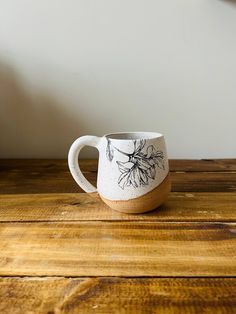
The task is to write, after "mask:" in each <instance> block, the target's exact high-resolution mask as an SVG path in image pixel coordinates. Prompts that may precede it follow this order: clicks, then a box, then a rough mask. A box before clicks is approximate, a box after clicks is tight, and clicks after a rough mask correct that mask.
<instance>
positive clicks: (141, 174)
mask: <svg viewBox="0 0 236 314" xmlns="http://www.w3.org/2000/svg"><path fill="white" fill-rule="evenodd" d="M133 143H134V151H133V153H131V154H128V153H126V152H123V151H121V150H120V149H118V148H117V147H115V146H114V145H113V144H112V143H111V140H110V139H107V148H106V156H107V159H108V160H109V161H110V162H112V160H113V158H114V153H115V150H116V151H118V152H119V153H121V154H123V155H125V156H127V157H128V161H125V162H122V161H116V163H117V165H118V168H119V171H120V173H121V174H120V176H119V178H118V184H119V186H120V187H121V188H122V189H124V188H125V187H129V186H133V187H134V188H138V187H142V186H144V185H148V183H149V180H150V179H152V180H154V179H155V177H156V167H158V168H160V169H162V170H165V165H164V153H163V152H162V151H160V150H157V149H156V148H155V147H154V146H153V145H149V146H148V147H146V149H145V145H146V140H139V141H138V140H134V141H133Z"/></svg>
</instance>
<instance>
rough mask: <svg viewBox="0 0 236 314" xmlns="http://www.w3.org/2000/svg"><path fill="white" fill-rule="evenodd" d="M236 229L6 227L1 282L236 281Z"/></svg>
mask: <svg viewBox="0 0 236 314" xmlns="http://www.w3.org/2000/svg"><path fill="white" fill-rule="evenodd" d="M235 247H236V225H235V224H223V223H216V224H215V223H211V224H210V223H151V222H136V223H135V224H134V223H132V222H119V223H118V222H116V223H114V222H79V223H78V222H77V223H72V222H70V223H69V222H67V223H1V224H0V275H1V276H20V275H27V276H129V277H137V276H165V277H167V276H168V277H172V276H174V277H175V276H184V277H187V276H193V277H195V276H198V277H199V276H200V277H201V276H235V275H236V258H235V255H236V251H235Z"/></svg>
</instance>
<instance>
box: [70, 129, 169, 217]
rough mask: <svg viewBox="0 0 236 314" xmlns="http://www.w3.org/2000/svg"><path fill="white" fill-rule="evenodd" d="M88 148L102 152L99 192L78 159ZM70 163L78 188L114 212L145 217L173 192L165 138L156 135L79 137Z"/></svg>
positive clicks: (133, 134) (146, 133) (72, 151)
mask: <svg viewBox="0 0 236 314" xmlns="http://www.w3.org/2000/svg"><path fill="white" fill-rule="evenodd" d="M84 146H93V147H96V148H97V149H98V151H99V162H98V179H97V188H96V187H95V186H93V185H92V184H91V183H90V182H89V181H88V180H87V179H86V178H85V177H84V175H83V174H82V172H81V170H80V168H79V163H78V157H79V152H80V150H81V149H82V148H83V147H84ZM68 163H69V168H70V172H71V174H72V176H73V178H74V179H75V181H76V182H77V183H78V185H79V186H80V187H81V188H82V189H83V190H84V191H85V192H87V193H98V194H99V195H100V197H101V199H102V200H103V201H104V202H105V203H106V204H107V205H108V206H110V207H111V208H113V209H115V210H118V211H121V212H125V213H144V212H147V211H150V210H153V209H154V208H156V207H158V206H159V205H161V204H162V203H163V202H164V201H165V200H166V198H167V196H168V193H169V191H170V180H169V164H168V158H167V153H166V146H165V140H164V136H163V135H162V134H160V133H153V132H129V133H113V134H108V135H104V136H103V137H97V136H90V135H86V136H82V137H79V138H78V139H77V140H76V141H75V142H74V143H73V144H72V146H71V148H70V151H69V155H68Z"/></svg>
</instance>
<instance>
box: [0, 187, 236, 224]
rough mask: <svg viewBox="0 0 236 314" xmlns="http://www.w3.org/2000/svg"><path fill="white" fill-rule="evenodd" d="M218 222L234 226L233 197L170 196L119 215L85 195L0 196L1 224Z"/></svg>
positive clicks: (176, 194) (235, 200) (192, 194)
mask: <svg viewBox="0 0 236 314" xmlns="http://www.w3.org/2000/svg"><path fill="white" fill-rule="evenodd" d="M79 220H82V221H90V220H95V221H99V220H103V221H105V220H109V221H119V220H122V221H159V222H160V221H164V222H168V221H179V222H188V221H189V222H191V221H192V222H194V221H212V222H214V221H219V222H220V221H221V222H224V221H225V222H236V193H181V192H172V193H170V196H169V198H168V201H167V202H166V203H165V204H164V205H163V206H161V207H159V208H158V209H157V210H154V211H152V212H150V213H146V214H143V215H128V214H122V213H118V212H116V211H113V210H111V209H110V208H108V207H107V206H106V205H105V204H104V203H103V202H102V201H101V200H100V199H94V198H92V197H90V195H88V194H86V193H61V194H57V193H52V194H9V195H0V221H5V222H11V221H12V222H14V221H15V222H17V221H79Z"/></svg>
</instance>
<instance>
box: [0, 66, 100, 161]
mask: <svg viewBox="0 0 236 314" xmlns="http://www.w3.org/2000/svg"><path fill="white" fill-rule="evenodd" d="M84 120H85V119H83V118H82V117H78V119H77V117H73V116H70V115H69V114H68V113H67V112H65V110H63V106H62V104H60V103H59V102H58V101H57V100H55V99H53V98H52V97H51V96H50V95H46V94H44V93H41V92H37V93H36V92H34V93H33V92H32V93H29V92H26V90H25V88H24V86H23V84H22V83H21V79H20V76H19V75H18V74H17V73H16V72H15V71H14V70H13V69H12V68H11V67H9V66H6V65H3V64H0V125H1V132H0V158H45V157H47V158H66V157H67V152H68V149H69V147H70V145H71V143H72V142H73V140H74V139H76V138H77V137H79V136H80V135H83V134H84V133H85V132H86V131H85V130H86V126H85V125H83V124H82V122H81V121H84ZM84 131H85V132H84ZM85 155H86V156H88V157H95V156H97V153H96V152H95V149H85V150H84V151H83V154H82V156H81V157H84V156H85Z"/></svg>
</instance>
